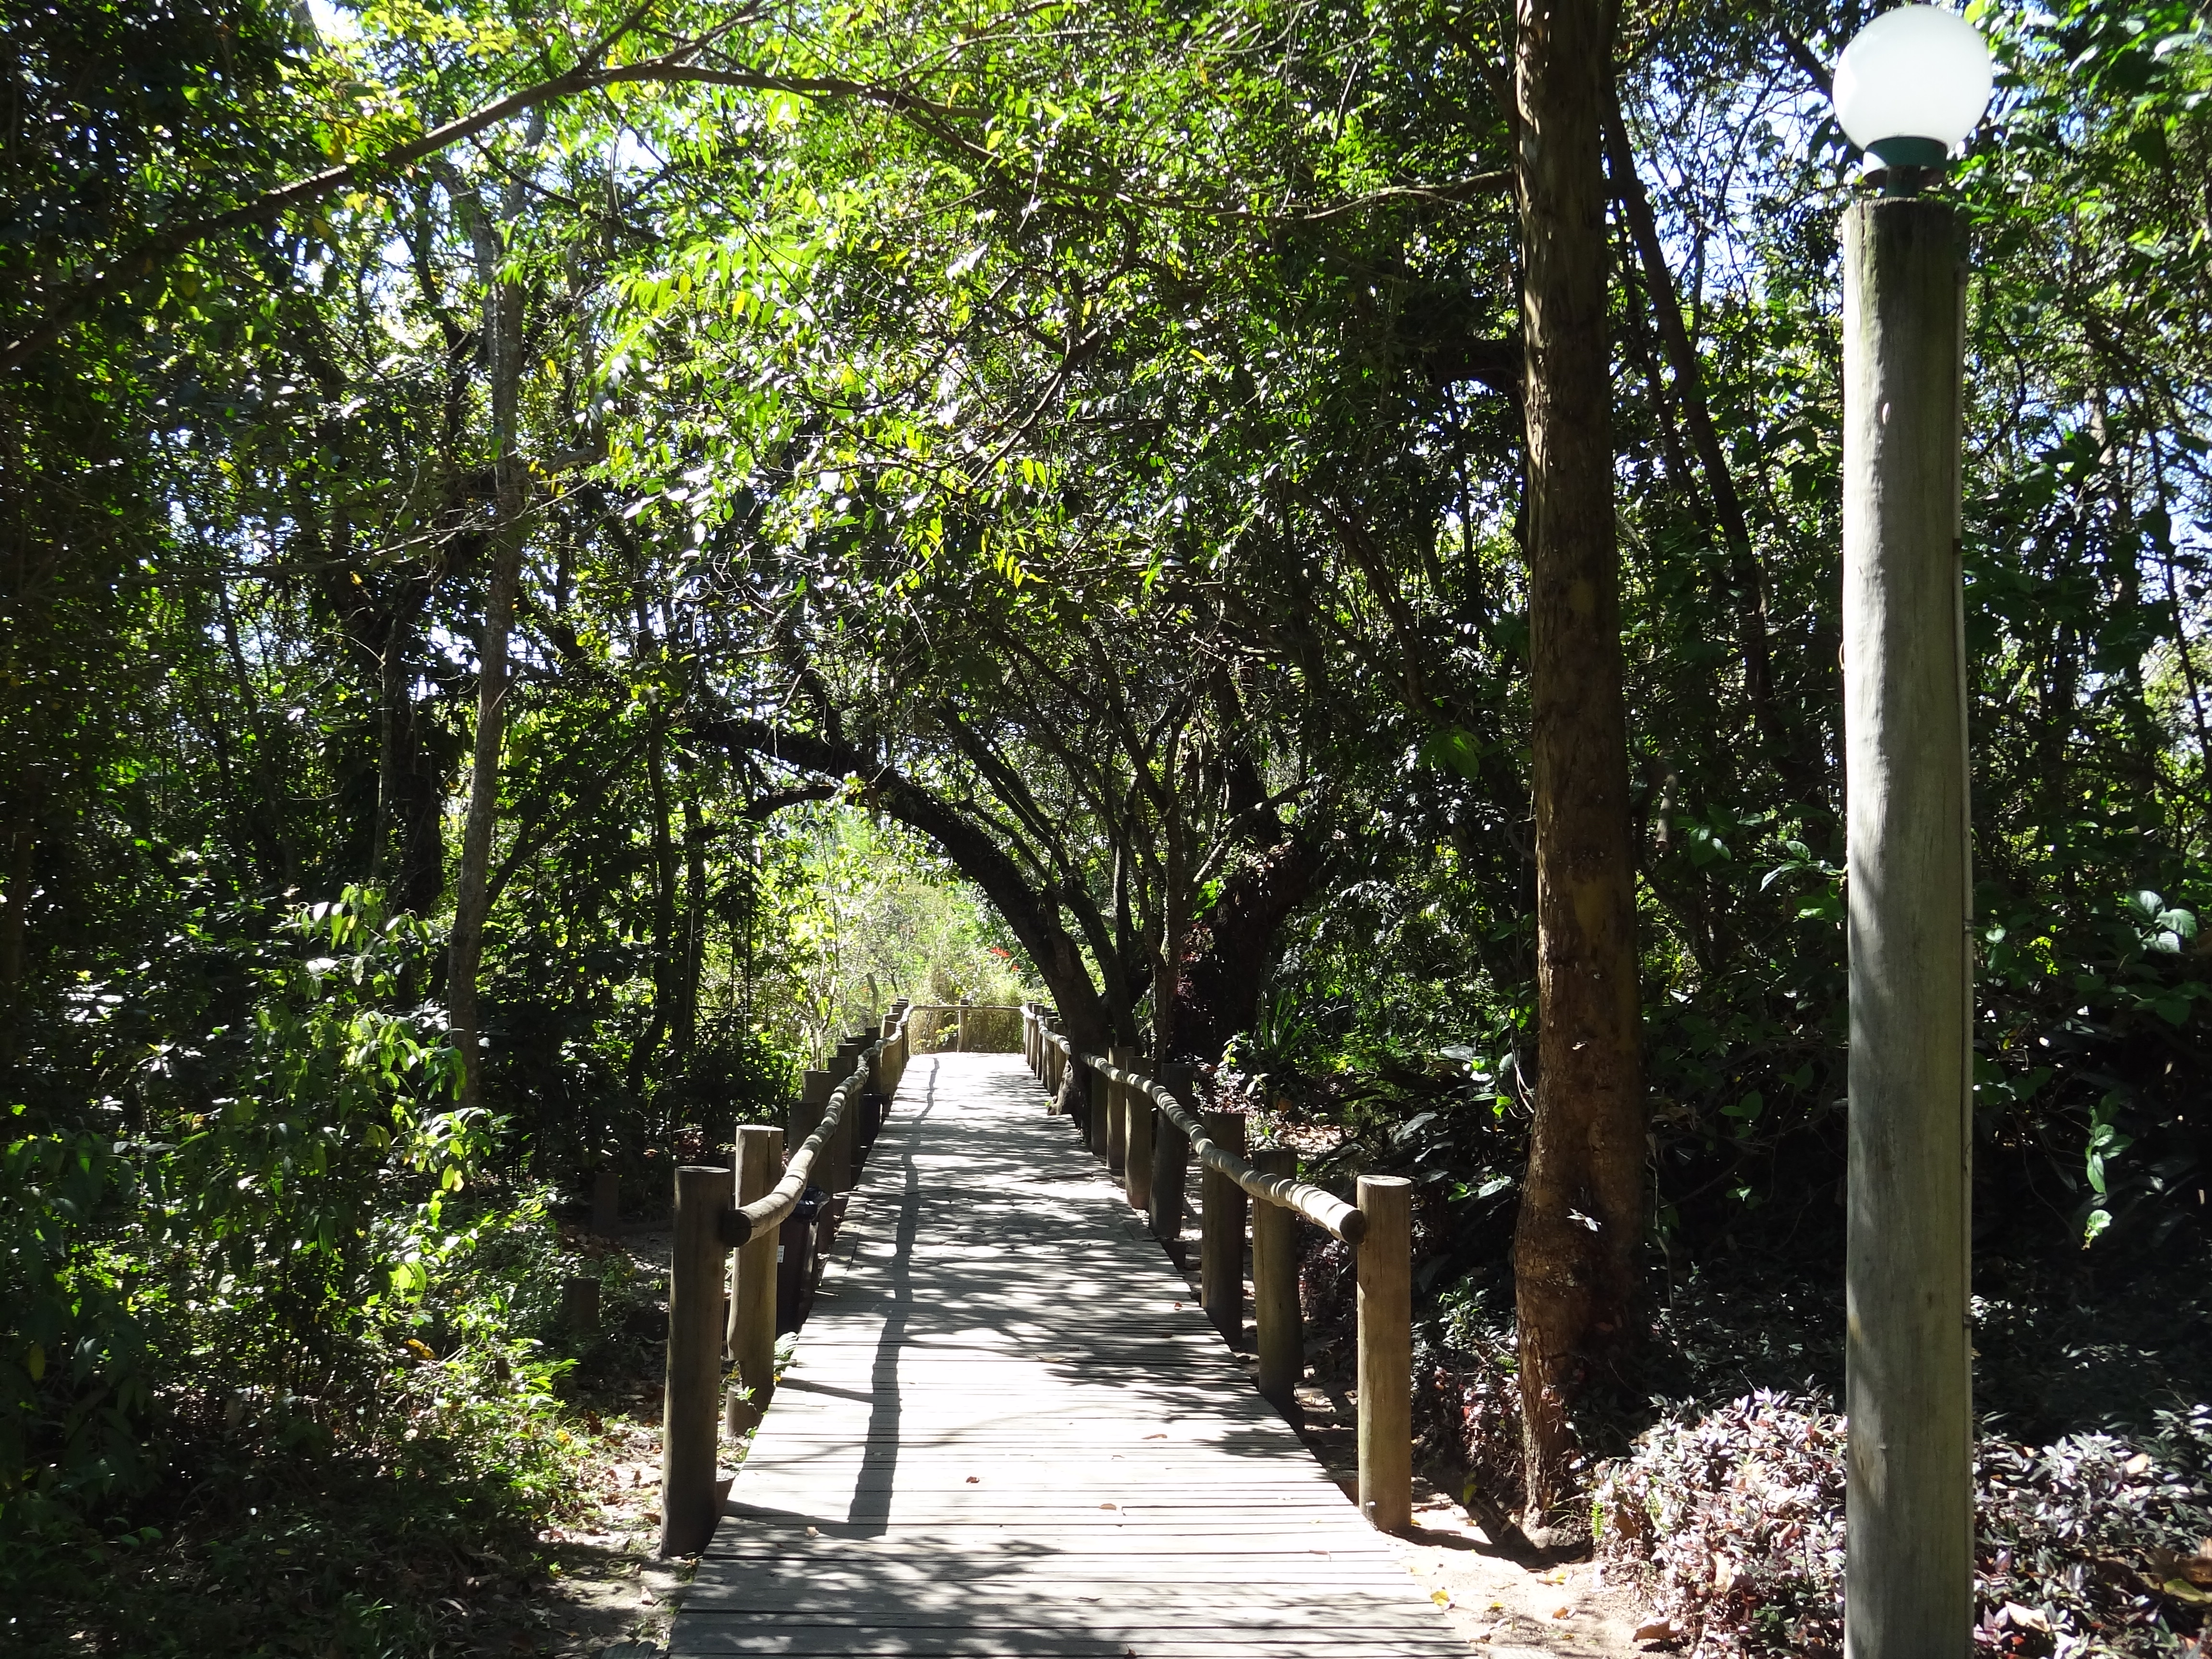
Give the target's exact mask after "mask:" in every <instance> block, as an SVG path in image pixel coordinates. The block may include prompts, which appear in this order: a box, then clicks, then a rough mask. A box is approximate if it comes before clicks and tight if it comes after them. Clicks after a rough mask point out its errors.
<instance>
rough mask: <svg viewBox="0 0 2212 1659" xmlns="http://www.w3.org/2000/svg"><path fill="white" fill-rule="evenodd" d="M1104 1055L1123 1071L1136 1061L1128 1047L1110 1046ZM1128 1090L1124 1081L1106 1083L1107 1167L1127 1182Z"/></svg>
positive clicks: (1111, 1172)
mask: <svg viewBox="0 0 2212 1659" xmlns="http://www.w3.org/2000/svg"><path fill="white" fill-rule="evenodd" d="M1106 1058H1107V1059H1108V1060H1111V1061H1112V1062H1113V1063H1114V1064H1115V1065H1116V1066H1120V1067H1121V1069H1122V1070H1123V1071H1125V1072H1126V1071H1128V1070H1129V1069H1131V1068H1132V1067H1133V1066H1135V1065H1136V1063H1137V1057H1136V1056H1135V1055H1134V1054H1131V1053H1130V1052H1129V1050H1127V1048H1109V1049H1108V1050H1107V1051H1106ZM1129 1106H1130V1097H1129V1090H1128V1088H1127V1085H1124V1084H1120V1083H1116V1084H1113V1085H1109V1088H1108V1090H1107V1094H1106V1168H1107V1170H1108V1171H1109V1173H1110V1174H1113V1175H1117V1176H1121V1177H1122V1179H1123V1182H1124V1183H1125V1184H1126V1182H1127V1178H1128V1176H1127V1171H1128V1168H1129Z"/></svg>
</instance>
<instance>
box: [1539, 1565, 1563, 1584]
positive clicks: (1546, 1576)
mask: <svg viewBox="0 0 2212 1659" xmlns="http://www.w3.org/2000/svg"><path fill="white" fill-rule="evenodd" d="M1536 1582H1537V1583H1540V1584H1564V1583H1566V1582H1567V1570H1566V1569H1565V1567H1558V1568H1554V1569H1553V1571H1550V1572H1540V1573H1538V1574H1537V1575H1536Z"/></svg>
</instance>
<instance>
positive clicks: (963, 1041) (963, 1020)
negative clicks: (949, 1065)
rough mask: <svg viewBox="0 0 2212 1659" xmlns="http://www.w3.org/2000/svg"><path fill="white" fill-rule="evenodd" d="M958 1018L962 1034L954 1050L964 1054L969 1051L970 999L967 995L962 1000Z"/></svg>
mask: <svg viewBox="0 0 2212 1659" xmlns="http://www.w3.org/2000/svg"><path fill="white" fill-rule="evenodd" d="M957 1018H958V1019H959V1021H960V1035H959V1037H958V1039H957V1047H956V1048H954V1050H953V1052H954V1053H956V1054H966V1053H967V1052H968V999H967V998H965V997H963V998H961V1000H960V1012H959V1014H958V1016H957Z"/></svg>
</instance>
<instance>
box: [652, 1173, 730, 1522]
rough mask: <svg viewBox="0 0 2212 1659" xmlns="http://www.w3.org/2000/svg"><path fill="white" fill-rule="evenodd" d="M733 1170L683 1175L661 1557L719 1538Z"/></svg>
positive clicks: (671, 1297)
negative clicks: (726, 1225)
mask: <svg viewBox="0 0 2212 1659" xmlns="http://www.w3.org/2000/svg"><path fill="white" fill-rule="evenodd" d="M729 1207H730V1170H729V1166H728V1165H727V1164H684V1165H681V1166H679V1167H678V1170H677V1171H676V1239H675V1245H674V1249H673V1251H672V1253H671V1256H670V1260H669V1270H668V1370H667V1389H666V1393H665V1395H664V1396H663V1398H662V1401H661V1413H660V1553H661V1554H663V1555H692V1554H696V1553H697V1552H699V1551H700V1550H702V1549H704V1548H706V1547H707V1541H708V1539H709V1538H711V1537H713V1536H714V1522H715V1519H716V1505H715V1502H714V1451H715V1431H716V1430H717V1429H718V1428H719V1427H720V1420H721V1412H720V1409H719V1407H720V1404H721V1392H722V1261H723V1257H724V1255H726V1252H725V1251H724V1249H723V1248H722V1240H721V1220H722V1216H723V1215H724V1213H725V1212H726V1211H727V1210H728V1209H729Z"/></svg>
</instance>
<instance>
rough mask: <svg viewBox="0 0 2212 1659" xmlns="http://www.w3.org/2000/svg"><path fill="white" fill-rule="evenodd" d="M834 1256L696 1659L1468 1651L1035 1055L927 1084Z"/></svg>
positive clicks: (1351, 1657) (749, 1472) (687, 1636)
mask: <svg viewBox="0 0 2212 1659" xmlns="http://www.w3.org/2000/svg"><path fill="white" fill-rule="evenodd" d="M1194 1184H1195V1183H1194ZM837 1254H838V1260H837V1261H835V1262H833V1263H832V1264H831V1266H830V1267H829V1272H828V1273H827V1275H826V1276H825V1278H824V1280H823V1293H822V1295H821V1296H820V1297H819V1298H818V1299H817V1302H816V1304H815V1306H814V1310H813V1313H812V1314H811V1316H810V1317H809V1319H808V1321H807V1323H806V1328H805V1331H804V1332H803V1333H801V1334H800V1338H799V1350H798V1357H797V1360H796V1363H795V1364H793V1367H792V1369H791V1370H790V1371H789V1372H788V1373H787V1375H786V1376H785V1377H784V1380H783V1383H782V1385H781V1388H780V1389H778V1390H777V1392H776V1395H775V1403H774V1404H773V1405H772V1406H771V1407H770V1408H769V1413H768V1417H767V1419H766V1421H764V1422H763V1424H762V1425H761V1427H760V1429H759V1430H758V1431H757V1434H756V1435H755V1437H754V1441H753V1445H752V1449H751V1451H750V1454H749V1455H748V1456H747V1459H746V1462H745V1463H744V1467H743V1469H742V1471H741V1472H740V1474H739V1475H738V1479H737V1481H736V1483H735V1484H734V1486H732V1489H731V1492H730V1499H729V1502H728V1504H726V1508H725V1510H724V1513H723V1516H722V1519H721V1522H720V1526H719V1528H717V1530H716V1532H715V1534H714V1542H713V1544H712V1545H711V1546H710V1547H709V1548H708V1551H707V1552H706V1554H705V1555H704V1557H703V1558H702V1560H701V1562H700V1564H699V1571H698V1576H697V1578H696V1581H695V1583H694V1584H693V1586H692V1588H691V1589H690V1592H689V1593H688V1594H687V1595H686V1596H685V1597H684V1604H683V1611H682V1612H681V1613H679V1615H678V1618H677V1620H676V1624H675V1628H674V1630H673V1632H672V1633H671V1638H670V1647H669V1651H670V1653H671V1656H674V1655H704V1654H789V1655H830V1654H838V1655H912V1656H956V1655H978V1656H983V1655H988V1656H1000V1659H1032V1656H1034V1659H1044V1656H1085V1659H1091V1656H1096V1659H1240V1656H1246V1655H1251V1656H1267V1659H1307V1656H1311V1659H1399V1656H1404V1659H1441V1656H1444V1655H1455V1656H1461V1655H1464V1654H1465V1653H1466V1651H1467V1648H1466V1646H1465V1644H1463V1643H1462V1641H1461V1640H1460V1639H1459V1638H1456V1637H1455V1636H1454V1635H1453V1634H1452V1632H1450V1630H1449V1628H1448V1627H1447V1626H1446V1624H1445V1622H1444V1620H1443V1617H1442V1615H1441V1614H1440V1613H1438V1611H1437V1609H1436V1608H1435V1607H1433V1606H1431V1603H1430V1602H1429V1601H1427V1599H1426V1598H1425V1595H1423V1593H1422V1591H1421V1590H1420V1589H1419V1587H1418V1586H1417V1585H1416V1584H1415V1583H1414V1582H1413V1579H1412V1577H1410V1576H1409V1575H1408V1574H1407V1571H1405V1569H1404V1568H1403V1567H1402V1566H1401V1565H1400V1563H1399V1561H1398V1559H1397V1558H1396V1556H1395V1554H1394V1553H1393V1551H1392V1548H1391V1547H1390V1545H1389V1542H1388V1541H1385V1540H1384V1539H1383V1538H1382V1537H1380V1536H1378V1535H1377V1534H1376V1533H1374V1532H1373V1531H1372V1530H1371V1529H1370V1528H1369V1527H1368V1526H1367V1525H1366V1523H1365V1522H1364V1521H1363V1520H1361V1518H1360V1517H1359V1516H1358V1513H1357V1512H1356V1511H1355V1510H1353V1508H1352V1504H1351V1502H1350V1500H1349V1499H1347V1498H1346V1497H1345V1496H1344V1494H1343V1492H1341V1491H1340V1489H1339V1488H1338V1487H1337V1486H1336V1485H1335V1484H1334V1482H1333V1481H1331V1480H1329V1479H1328V1477H1327V1476H1326V1475H1324V1474H1322V1470H1321V1468H1320V1466H1319V1465H1318V1464H1316V1462H1314V1460H1313V1458H1312V1456H1311V1455H1310V1454H1309V1453H1308V1452H1307V1450H1306V1449H1305V1448H1304V1445H1302V1444H1301V1443H1300V1442H1299V1440H1298V1438H1297V1435H1296V1434H1295V1433H1294V1432H1293V1431H1291V1428H1290V1427H1289V1425H1287V1424H1285V1422H1284V1421H1283V1420H1282V1419H1281V1418H1280V1417H1279V1416H1278V1415H1276V1413H1275V1412H1274V1411H1273V1408H1272V1407H1269V1406H1268V1405H1267V1403H1266V1401H1263V1400H1261V1398H1260V1396H1259V1395H1258V1394H1257V1393H1256V1392H1255V1390H1254V1389H1253V1388H1252V1386H1251V1384H1250V1383H1249V1382H1248V1381H1247V1379H1246V1377H1245V1376H1244V1373H1243V1370H1241V1369H1240V1367H1239V1366H1238V1364H1237V1361H1236V1360H1235V1358H1233V1357H1232V1356H1231V1353H1230V1352H1229V1351H1228V1349H1227V1348H1226V1346H1225V1345H1224V1344H1223V1343H1222V1341H1221V1339H1220V1338H1219V1337H1218V1335H1217V1334H1215V1333H1214V1330H1213V1328H1212V1326H1211V1325H1210V1324H1209V1323H1208V1322H1206V1318H1205V1316H1204V1315H1203V1314H1202V1313H1200V1311H1199V1310H1198V1307H1197V1304H1196V1300H1195V1298H1194V1297H1193V1296H1192V1295H1191V1293H1190V1291H1189V1289H1188V1285H1186V1283H1185V1282H1184V1280H1183V1279H1182V1277H1181V1276H1180V1275H1179V1274H1177V1273H1176V1271H1175V1270H1174V1268H1173V1267H1172V1266H1171V1264H1170V1262H1169V1261H1167V1259H1166V1257H1165V1256H1164V1255H1163V1254H1162V1253H1161V1251H1160V1249H1159V1247H1158V1245H1157V1244H1156V1243H1153V1242H1152V1239H1151V1237H1149V1235H1147V1234H1146V1232H1145V1231H1144V1228H1143V1225H1142V1223H1141V1220H1140V1218H1138V1217H1137V1216H1136V1215H1135V1213H1134V1212H1132V1211H1130V1210H1129V1209H1128V1207H1127V1205H1126V1204H1125V1203H1123V1201H1122V1200H1121V1195H1120V1194H1119V1192H1118V1190H1117V1189H1116V1188H1115V1187H1113V1186H1109V1184H1108V1183H1107V1182H1105V1181H1104V1180H1103V1178H1102V1176H1101V1172H1100V1167H1099V1165H1098V1164H1097V1160H1096V1159H1094V1158H1092V1157H1091V1154H1090V1153H1089V1152H1087V1151H1085V1148H1084V1147H1083V1145H1082V1143H1081V1141H1080V1140H1079V1138H1078V1137H1077V1135H1076V1133H1075V1129H1074V1126H1073V1123H1071V1122H1070V1121H1068V1120H1067V1119H1065V1118H1059V1117H1051V1116H1048V1115H1046V1112H1045V1103H1044V1097H1043V1095H1042V1092H1041V1091H1040V1090H1039V1089H1038V1087H1037V1085H1036V1082H1035V1080H1034V1079H1031V1078H1030V1075H1029V1073H1028V1072H1027V1070H1026V1069H1025V1068H1024V1066H1023V1064H1022V1061H1021V1058H1020V1056H1018V1055H1015V1054H941V1055H916V1056H915V1059H914V1060H913V1062H912V1064H911V1065H909V1066H908V1069H907V1073H906V1076H905V1079H904V1080H903V1082H902V1085H901V1087H900V1091H899V1096H898V1099H897V1101H896V1103H895V1106H894V1109H893V1110H892V1113H891V1115H890V1121H889V1122H888V1123H886V1124H885V1126H884V1128H883V1130H882V1132H881V1133H880V1134H879V1135H878V1138H877V1140H876V1144H875V1149H874V1151H873V1152H872V1153H871V1155H870V1157H869V1160H868V1166H867V1170H866V1176H865V1177H864V1178H863V1180H862V1182H861V1184H860V1189H859V1192H858V1193H857V1194H856V1195H855V1198H854V1203H853V1206H852V1208H851V1210H850V1212H849V1213H848V1217H847V1219H846V1223H845V1228H844V1231H843V1233H842V1237H840V1239H839V1241H838V1251H837Z"/></svg>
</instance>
